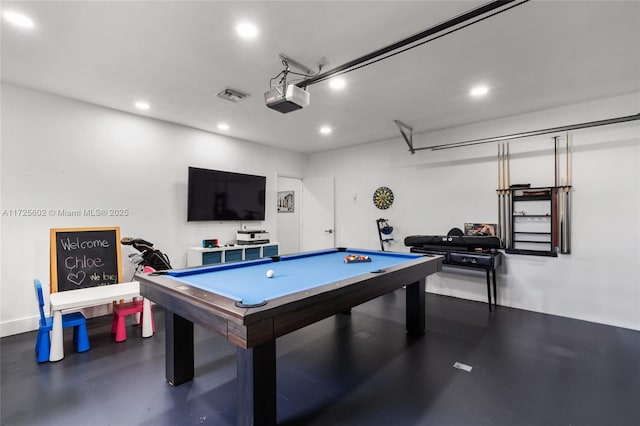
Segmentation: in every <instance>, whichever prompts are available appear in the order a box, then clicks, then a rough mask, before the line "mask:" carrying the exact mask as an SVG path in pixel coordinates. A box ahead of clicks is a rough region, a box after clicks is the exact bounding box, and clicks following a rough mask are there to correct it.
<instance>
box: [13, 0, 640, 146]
mask: <svg viewBox="0 0 640 426" xmlns="http://www.w3.org/2000/svg"><path fill="white" fill-rule="evenodd" d="M485 3H486V1H365V2H360V1H340V2H338V1H336V2H328V1H278V2H276V1H251V2H250V1H229V2H225V1H198V2H191V1H146V2H140V1H100V2H96V1H85V2H79V1H64V2H57V1H43V2H34V1H25V2H12V1H3V3H2V8H3V11H6V10H16V11H20V12H22V13H24V14H27V15H28V16H30V17H31V18H32V19H33V21H34V22H35V27H34V28H33V29H31V30H28V31H27V30H24V29H19V28H14V27H13V26H11V25H8V24H7V23H5V22H4V21H3V22H2V46H1V49H2V50H1V59H2V70H1V71H2V80H3V81H6V82H10V83H14V84H18V85H22V86H26V87H31V88H35V89H39V90H43V91H46V92H51V93H55V94H58V95H62V96H66V97H69V98H74V99H79V100H82V101H86V102H90V103H94V104H98V105H103V106H106V107H109V108H114V109H117V110H122V111H128V112H131V113H133V114H140V115H144V116H148V117H153V118H157V119H161V120H166V121H170V122H174V123H179V124H183V125H186V126H191V127H194V128H198V129H202V130H206V131H210V132H213V133H220V134H226V135H229V136H232V137H235V138H239V139H244V140H249V141H254V142H258V143H261V144H265V145H270V146H274V147H279V148H284V149H288V150H294V151H298V152H303V153H315V152H322V151H327V150H333V149H338V148H342V147H348V146H354V145H359V144H364V143H368V142H373V141H379V140H385V139H390V138H399V137H400V132H399V130H398V128H397V127H396V125H395V124H394V122H393V121H394V120H401V121H402V122H404V123H406V124H407V125H409V126H411V127H413V129H414V133H421V132H425V131H430V130H436V129H443V128H448V127H453V126H458V125H464V124H468V123H473V122H479V121H483V120H490V119H495V118H500V117H504V116H509V115H515V114H521V113H527V112H532V111H538V110H542V109H548V108H553V107H558V106H562V105H567V104H573V103H577V102H583V101H588V100H592V99H599V98H604V97H609V96H616V95H620V94H625V93H631V92H636V91H640V1H625V2H617V1H530V2H527V3H525V4H523V5H521V6H518V7H515V8H513V9H511V10H509V11H506V12H504V13H501V14H499V15H497V16H494V17H492V18H489V19H486V20H484V21H482V22H479V23H476V24H474V25H472V26H469V27H467V28H464V29H461V30H459V31H457V32H454V33H452V34H450V35H447V36H444V37H442V38H439V39H437V40H435V41H431V42H429V43H426V44H424V45H422V46H419V47H416V48H414V49H411V50H409V51H407V52H404V53H401V54H399V55H396V56H393V57H391V58H388V59H385V60H383V61H380V62H377V63H375V64H372V65H369V66H366V67H364V68H361V69H358V70H355V71H353V72H349V73H347V74H344V75H343V77H344V79H345V80H346V83H347V84H346V87H345V88H344V89H343V90H342V91H339V92H336V91H334V90H331V89H330V87H329V85H328V83H327V82H321V83H318V84H313V85H311V86H309V87H308V90H309V92H310V96H311V99H310V105H309V106H308V107H307V108H304V109H301V110H298V111H293V112H290V113H288V114H282V113H280V112H277V111H273V110H271V109H269V108H267V107H266V106H265V102H264V92H265V91H266V90H268V89H269V81H270V79H271V78H272V77H274V76H276V75H277V74H278V73H279V72H280V71H282V69H283V66H282V64H281V62H280V59H279V58H278V55H279V54H280V53H285V54H287V55H288V56H290V57H293V58H295V59H296V60H297V61H299V62H301V63H303V64H305V65H307V66H308V67H310V68H312V69H315V68H316V64H317V63H318V62H319V61H320V60H321V58H323V57H325V58H326V59H327V61H328V62H329V64H328V65H326V66H325V67H324V69H323V71H327V70H330V69H332V68H335V67H337V66H339V65H342V64H344V63H346V62H348V61H351V60H353V59H356V58H358V57H361V56H363V55H365V54H368V53H370V52H373V51H376V50H378V49H380V48H382V47H384V46H387V45H389V44H392V43H394V42H396V41H399V40H401V39H404V38H406V37H408V36H411V35H413V34H415V33H418V32H420V31H423V30H425V29H427V28H429V27H432V26H433V25H436V24H438V23H441V22H443V21H446V20H448V19H450V18H452V17H454V16H457V15H460V14H462V13H464V12H467V11H469V10H471V9H473V8H476V7H478V6H480V5H482V4H485ZM241 19H248V20H251V21H253V22H254V23H255V24H256V26H257V27H258V29H259V35H258V37H257V38H255V39H253V40H243V39H241V38H239V37H238V36H237V34H236V32H235V30H234V27H235V25H236V23H237V22H238V21H239V20H241ZM292 70H294V71H297V70H295V69H293V68H292ZM478 83H484V84H486V85H488V86H489V88H490V92H489V94H488V95H487V96H485V97H484V98H482V99H475V98H471V97H470V96H469V94H468V92H469V90H470V88H471V87H472V86H473V85H475V84H478ZM227 86H231V87H233V88H235V89H239V90H241V91H243V92H246V93H248V94H249V95H250V96H249V97H247V98H246V99H244V100H242V101H240V102H237V103H232V102H229V101H225V100H222V99H219V98H218V97H217V96H216V93H217V92H218V91H220V90H221V89H223V88H225V87H227ZM139 99H144V100H146V101H148V102H149V103H150V105H151V108H150V109H149V110H147V111H139V110H137V109H136V108H135V107H134V102H135V101H137V100H139ZM634 112H637V111H634ZM605 118H610V117H602V119H605ZM220 122H225V123H227V124H228V125H229V126H230V128H229V130H227V131H220V130H218V128H217V125H218V123H220ZM567 124H570V123H567ZM322 125H329V126H331V127H332V129H333V131H332V133H331V134H330V135H321V134H320V133H319V131H318V130H319V128H320V126H322ZM523 130H531V129H523ZM405 148H406V146H405Z"/></svg>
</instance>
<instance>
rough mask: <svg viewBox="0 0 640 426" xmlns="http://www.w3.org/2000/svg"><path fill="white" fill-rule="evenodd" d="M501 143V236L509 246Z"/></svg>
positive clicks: (503, 152)
mask: <svg viewBox="0 0 640 426" xmlns="http://www.w3.org/2000/svg"><path fill="white" fill-rule="evenodd" d="M501 145H502V157H501V161H500V166H501V168H502V176H501V182H500V188H501V189H502V238H503V240H504V242H505V245H506V246H507V247H509V236H508V235H507V199H506V191H505V185H504V182H505V177H504V163H505V149H504V144H501Z"/></svg>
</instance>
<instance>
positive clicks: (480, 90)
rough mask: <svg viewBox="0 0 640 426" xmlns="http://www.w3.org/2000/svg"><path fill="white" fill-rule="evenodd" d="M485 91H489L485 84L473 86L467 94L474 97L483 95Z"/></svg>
mask: <svg viewBox="0 0 640 426" xmlns="http://www.w3.org/2000/svg"><path fill="white" fill-rule="evenodd" d="M487 93H489V88H488V87H487V86H475V87H474V88H472V89H471V91H470V92H469V94H470V95H471V96H474V97H478V96H484V95H486V94H487Z"/></svg>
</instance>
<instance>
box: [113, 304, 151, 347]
mask: <svg viewBox="0 0 640 426" xmlns="http://www.w3.org/2000/svg"><path fill="white" fill-rule="evenodd" d="M143 307H144V304H143V301H142V300H134V301H133V302H124V303H116V304H115V305H114V306H113V320H112V321H111V334H115V335H116V342H124V341H125V340H127V322H126V316H127V315H134V314H140V323H141V324H142V322H144V321H147V319H146V318H144V315H143V314H142V312H143ZM151 328H152V330H153V332H154V333H155V331H156V325H155V323H154V322H153V315H151Z"/></svg>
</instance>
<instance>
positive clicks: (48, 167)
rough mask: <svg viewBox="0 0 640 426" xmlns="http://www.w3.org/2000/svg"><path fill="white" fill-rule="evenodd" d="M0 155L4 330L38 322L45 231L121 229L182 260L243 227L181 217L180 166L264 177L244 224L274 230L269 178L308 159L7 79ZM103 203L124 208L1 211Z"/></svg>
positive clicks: (293, 172)
mask: <svg viewBox="0 0 640 426" xmlns="http://www.w3.org/2000/svg"><path fill="white" fill-rule="evenodd" d="M0 160H1V166H2V169H1V191H2V192H1V198H0V200H1V206H0V208H1V209H2V212H3V215H2V218H1V228H0V229H1V234H0V236H1V240H2V243H1V251H0V254H1V258H0V259H1V262H2V264H1V273H0V278H1V281H0V295H1V300H0V335H2V336H5V335H8V334H15V333H18V332H23V331H28V330H32V329H35V328H36V324H37V322H36V321H37V320H36V318H37V306H36V303H35V296H34V290H33V279H34V278H40V279H41V280H42V281H43V283H45V284H48V282H49V229H50V228H58V227H89V226H119V227H120V228H121V235H122V236H132V237H141V238H144V239H146V240H148V241H151V242H152V243H154V244H155V246H156V247H157V248H159V249H160V250H162V251H164V252H166V253H167V254H168V255H169V257H170V258H171V261H172V263H173V266H174V267H182V266H186V249H187V247H190V246H198V245H200V244H201V241H202V240H203V239H205V238H219V239H220V240H221V241H223V242H226V241H230V240H233V239H235V232H236V230H237V229H239V227H240V226H241V223H240V222H203V223H187V221H186V189H187V187H186V185H187V167H188V166H196V167H203V168H209V169H219V170H228V171H234V172H241V173H250V174H258V175H263V176H267V194H266V203H267V213H266V220H265V221H264V222H244V223H242V224H243V225H247V227H249V226H254V225H255V226H256V227H260V228H264V229H267V230H268V231H270V232H271V233H272V234H274V235H277V223H276V222H277V221H276V215H277V213H276V176H277V174H278V173H280V174H286V175H289V176H302V175H303V173H304V170H303V168H304V166H305V164H306V156H303V155H301V154H296V153H292V152H287V151H282V150H277V149H272V148H268V147H265V146H262V145H258V144H255V143H251V142H247V141H242V140H237V139H232V138H229V137H224V136H219V135H214V134H210V133H206V132H203V131H199V130H195V129H191V128H186V127H183V126H179V125H174V124H170V123H166V122H162V121H157V120H152V119H147V118H144V117H140V116H136V115H132V114H128V113H123V112H119V111H115V110H111V109H107V108H102V107H98V106H95V105H91V104H86V103H82V102H77V101H73V100H70V99H66V98H61V97H58V96H54V95H50V94H45V93H42V92H38V91H33V90H29V89H25V88H21V87H17V86H13V85H9V84H2V146H1V157H0ZM111 208H118V209H128V211H129V214H128V216H126V217H100V218H96V217H61V216H60V215H58V214H55V215H51V214H48V215H47V216H46V217H15V216H11V215H9V214H10V213H9V212H10V210H12V209H44V210H46V211H47V212H48V211H50V210H52V211H55V212H56V213H57V211H58V210H59V209H68V210H75V209H111ZM123 253H124V254H126V253H128V251H127V250H123ZM125 266H128V264H127V263H126V262H125ZM131 271H132V269H131V268H128V269H126V270H125V279H130V277H131Z"/></svg>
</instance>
